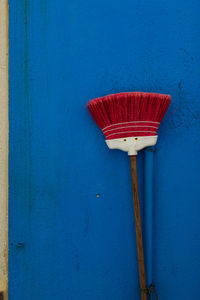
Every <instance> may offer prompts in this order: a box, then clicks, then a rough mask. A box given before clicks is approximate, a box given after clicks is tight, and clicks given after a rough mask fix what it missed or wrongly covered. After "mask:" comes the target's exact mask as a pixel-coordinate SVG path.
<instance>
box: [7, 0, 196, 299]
mask: <svg viewBox="0 0 200 300" xmlns="http://www.w3.org/2000/svg"><path fill="white" fill-rule="evenodd" d="M199 11H200V2H199V1H198V0H193V1H189V0H184V1H183V0H177V1H174V0H153V1H147V0H144V1H143V0H134V1H133V0H125V1H119V0H115V1H113V0H101V1H100V0H96V1H93V0H87V1H81V0H73V1H66V0H60V1H54V0H46V1H45V0H44V1H40V0H34V1H33V0H30V1H25V0H22V1H15V0H10V167H9V168H10V169H9V170H10V201H9V203H10V206H9V209H10V218H9V219H10V222H9V231H10V241H9V247H10V252H9V253H10V254H9V271H10V281H9V288H10V300H33V299H34V300H35V299H38V300H44V299H45V300H46V299H61V300H94V299H95V300H129V299H135V300H136V299H139V289H138V285H139V284H138V267H137V252H136V242H135V231H134V219H133V204H132V191H131V177H130V165H129V160H128V157H127V156H126V154H125V153H122V152H120V151H109V150H108V149H107V147H106V145H105V142H104V138H103V136H102V134H101V132H100V131H99V130H98V128H97V127H96V125H95V124H94V122H93V121H92V119H91V118H90V116H89V114H88V112H87V111H86V109H85V104H86V102H87V101H88V99H91V98H93V97H97V96H101V95H105V94H108V93H115V92H120V91H130V90H132V91H135V90H142V91H155V92H160V93H170V94H171V95H172V101H173V103H172V105H171V108H170V110H169V111H168V113H167V115H166V117H165V120H164V121H163V123H162V125H161V127H160V129H159V141H158V144H157V152H156V155H155V176H154V216H153V218H154V225H153V230H154V254H153V268H154V271H153V279H154V282H155V284H156V286H157V289H158V293H159V296H160V299H161V300H169V299H170V300H177V299H181V300H188V299H198V297H199V278H200V256H199V249H200V218H199V210H200V201H199V169H200V155H199V151H200V142H199V132H200V101H199V94H200V85H199V82H200V55H199V53H200V52H199V49H200V18H199ZM138 170H139V174H138V175H139V185H140V196H141V201H142V200H143V152H141V153H140V155H139V157H138ZM97 195H100V196H99V197H97Z"/></svg>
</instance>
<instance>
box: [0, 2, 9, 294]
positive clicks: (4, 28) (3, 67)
mask: <svg viewBox="0 0 200 300" xmlns="http://www.w3.org/2000/svg"><path fill="white" fill-rule="evenodd" d="M0 44H1V48H0V99H1V102H0V128H1V131H0V292H1V293H2V294H4V299H7V285H8V271H7V270H8V2H7V0H2V1H0Z"/></svg>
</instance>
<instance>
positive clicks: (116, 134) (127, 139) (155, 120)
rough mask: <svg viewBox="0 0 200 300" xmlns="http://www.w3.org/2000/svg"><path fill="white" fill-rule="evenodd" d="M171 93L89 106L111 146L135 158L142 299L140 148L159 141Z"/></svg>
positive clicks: (135, 95)
mask: <svg viewBox="0 0 200 300" xmlns="http://www.w3.org/2000/svg"><path fill="white" fill-rule="evenodd" d="M170 99H171V97H170V96H169V95H163V94H155V93H142V92H129V93H119V94H112V95H108V96H105V97H100V98H96V99H94V100H91V101H89V103H88V104H87V107H88V109H89V111H90V113H91V115H92V117H93V119H94V120H95V122H96V123H97V125H98V126H99V127H100V128H101V130H102V131H103V134H104V136H105V138H106V143H107V145H108V147H109V148H110V149H120V150H123V151H126V152H128V154H129V155H130V160H131V173H132V187H133V196H134V214H135V227H136V239H137V250H138V265H139V277H140V290H141V299H142V300H146V299H147V291H148V289H147V287H146V279H145V267H144V254H143V242H142V228H141V217H140V205H139V194H138V183H137V166H136V155H137V151H139V150H141V149H143V148H144V147H147V146H153V145H155V144H156V142H157V138H158V136H157V130H158V127H159V124H160V122H161V121H162V119H163V117H164V115H165V112H166V111H167V109H168V107H169V105H170Z"/></svg>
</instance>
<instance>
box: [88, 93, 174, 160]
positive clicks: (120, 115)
mask: <svg viewBox="0 0 200 300" xmlns="http://www.w3.org/2000/svg"><path fill="white" fill-rule="evenodd" d="M170 101H171V97H170V96H169V95H163V94H156V93H143V92H128V93H119V94H112V95H108V96H105V97H100V98H96V99H93V100H90V101H89V103H88V104H87V107H88V109H89V111H90V113H91V115H92V117H93V119H94V120H95V122H96V123H97V125H98V126H99V127H100V128H101V130H102V131H103V134H104V136H105V138H106V143H107V145H108V147H109V148H110V149H119V150H122V151H126V152H128V154H129V155H136V154H137V151H139V150H141V149H143V148H144V147H148V146H153V145H155V144H156V141H157V138H158V136H157V130H158V127H159V125H160V122H161V121H162V119H163V117H164V115H165V113H166V111H167V109H168V107H169V105H170Z"/></svg>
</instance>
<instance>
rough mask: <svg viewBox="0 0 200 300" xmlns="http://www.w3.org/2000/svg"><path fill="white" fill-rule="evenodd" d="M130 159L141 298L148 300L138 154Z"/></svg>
mask: <svg viewBox="0 0 200 300" xmlns="http://www.w3.org/2000/svg"><path fill="white" fill-rule="evenodd" d="M130 160H131V175H132V186H133V203H134V214H135V229H136V240H137V252H138V265H139V277H140V289H141V300H147V294H146V293H145V292H142V291H144V290H145V289H146V279H145V267H144V252H143V242H142V226H141V217H140V202H139V193H138V181H137V164H136V156H135V155H131V156H130Z"/></svg>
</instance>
